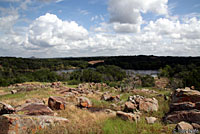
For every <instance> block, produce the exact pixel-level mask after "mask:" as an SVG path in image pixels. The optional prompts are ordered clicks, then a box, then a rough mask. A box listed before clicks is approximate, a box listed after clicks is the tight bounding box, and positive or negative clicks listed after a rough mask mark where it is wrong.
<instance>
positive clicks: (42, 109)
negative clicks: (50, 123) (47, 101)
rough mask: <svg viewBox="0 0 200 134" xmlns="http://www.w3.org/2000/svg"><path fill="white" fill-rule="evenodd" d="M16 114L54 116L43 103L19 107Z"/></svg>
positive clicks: (26, 104)
mask: <svg viewBox="0 0 200 134" xmlns="http://www.w3.org/2000/svg"><path fill="white" fill-rule="evenodd" d="M16 112H17V113H20V114H25V115H54V112H53V111H52V110H51V109H50V108H49V107H47V106H46V105H44V104H42V103H25V104H23V105H21V106H18V107H17V108H16Z"/></svg>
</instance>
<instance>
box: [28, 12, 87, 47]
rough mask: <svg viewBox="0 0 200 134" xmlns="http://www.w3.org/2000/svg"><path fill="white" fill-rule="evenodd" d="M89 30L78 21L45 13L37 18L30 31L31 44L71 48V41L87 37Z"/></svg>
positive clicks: (29, 39)
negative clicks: (63, 19)
mask: <svg viewBox="0 0 200 134" xmlns="http://www.w3.org/2000/svg"><path fill="white" fill-rule="evenodd" d="M87 37H88V31H87V30H86V29H85V28H83V27H82V26H79V25H78V24H77V23H76V22H74V21H71V22H68V21H62V20H60V19H59V18H58V17H57V16H56V15H54V14H49V13H47V14H45V15H43V16H40V17H39V18H37V19H36V20H35V21H34V22H33V23H32V24H31V25H30V26H29V31H28V41H29V43H30V44H32V45H35V46H40V47H52V46H56V45H66V46H67V48H70V44H69V42H70V41H79V40H84V39H87Z"/></svg>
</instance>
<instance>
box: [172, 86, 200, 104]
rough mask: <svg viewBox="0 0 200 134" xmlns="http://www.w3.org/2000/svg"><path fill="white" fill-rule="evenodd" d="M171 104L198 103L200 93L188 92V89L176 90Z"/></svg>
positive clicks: (195, 91)
mask: <svg viewBox="0 0 200 134" xmlns="http://www.w3.org/2000/svg"><path fill="white" fill-rule="evenodd" d="M172 102H173V103H180V102H193V103H195V102H200V92H199V91H197V90H190V89H187V88H186V89H176V90H175V92H174V94H173V97H172Z"/></svg>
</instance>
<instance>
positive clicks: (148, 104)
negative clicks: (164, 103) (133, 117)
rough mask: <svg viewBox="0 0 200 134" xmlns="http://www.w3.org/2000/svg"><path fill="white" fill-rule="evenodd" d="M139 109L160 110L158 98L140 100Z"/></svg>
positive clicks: (146, 110)
mask: <svg viewBox="0 0 200 134" xmlns="http://www.w3.org/2000/svg"><path fill="white" fill-rule="evenodd" d="M139 110H141V111H145V112H153V111H158V100H157V99H155V98H153V99H151V98H145V99H143V100H141V101H140V102H139Z"/></svg>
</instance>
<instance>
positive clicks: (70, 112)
mask: <svg viewBox="0 0 200 134" xmlns="http://www.w3.org/2000/svg"><path fill="white" fill-rule="evenodd" d="M57 113H58V115H57V116H59V117H64V118H67V119H68V120H69V121H70V122H69V123H68V124H66V126H65V127H64V128H63V127H62V128H61V127H52V128H48V129H46V130H42V131H40V132H38V134H93V133H95V134H98V133H99V134H100V133H102V124H103V122H104V121H105V120H107V119H108V118H110V117H112V115H108V114H106V113H104V112H95V113H91V112H89V111H88V110H87V109H80V108H77V107H76V106H74V105H68V106H67V107H66V109H65V110H63V111H57Z"/></svg>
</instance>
